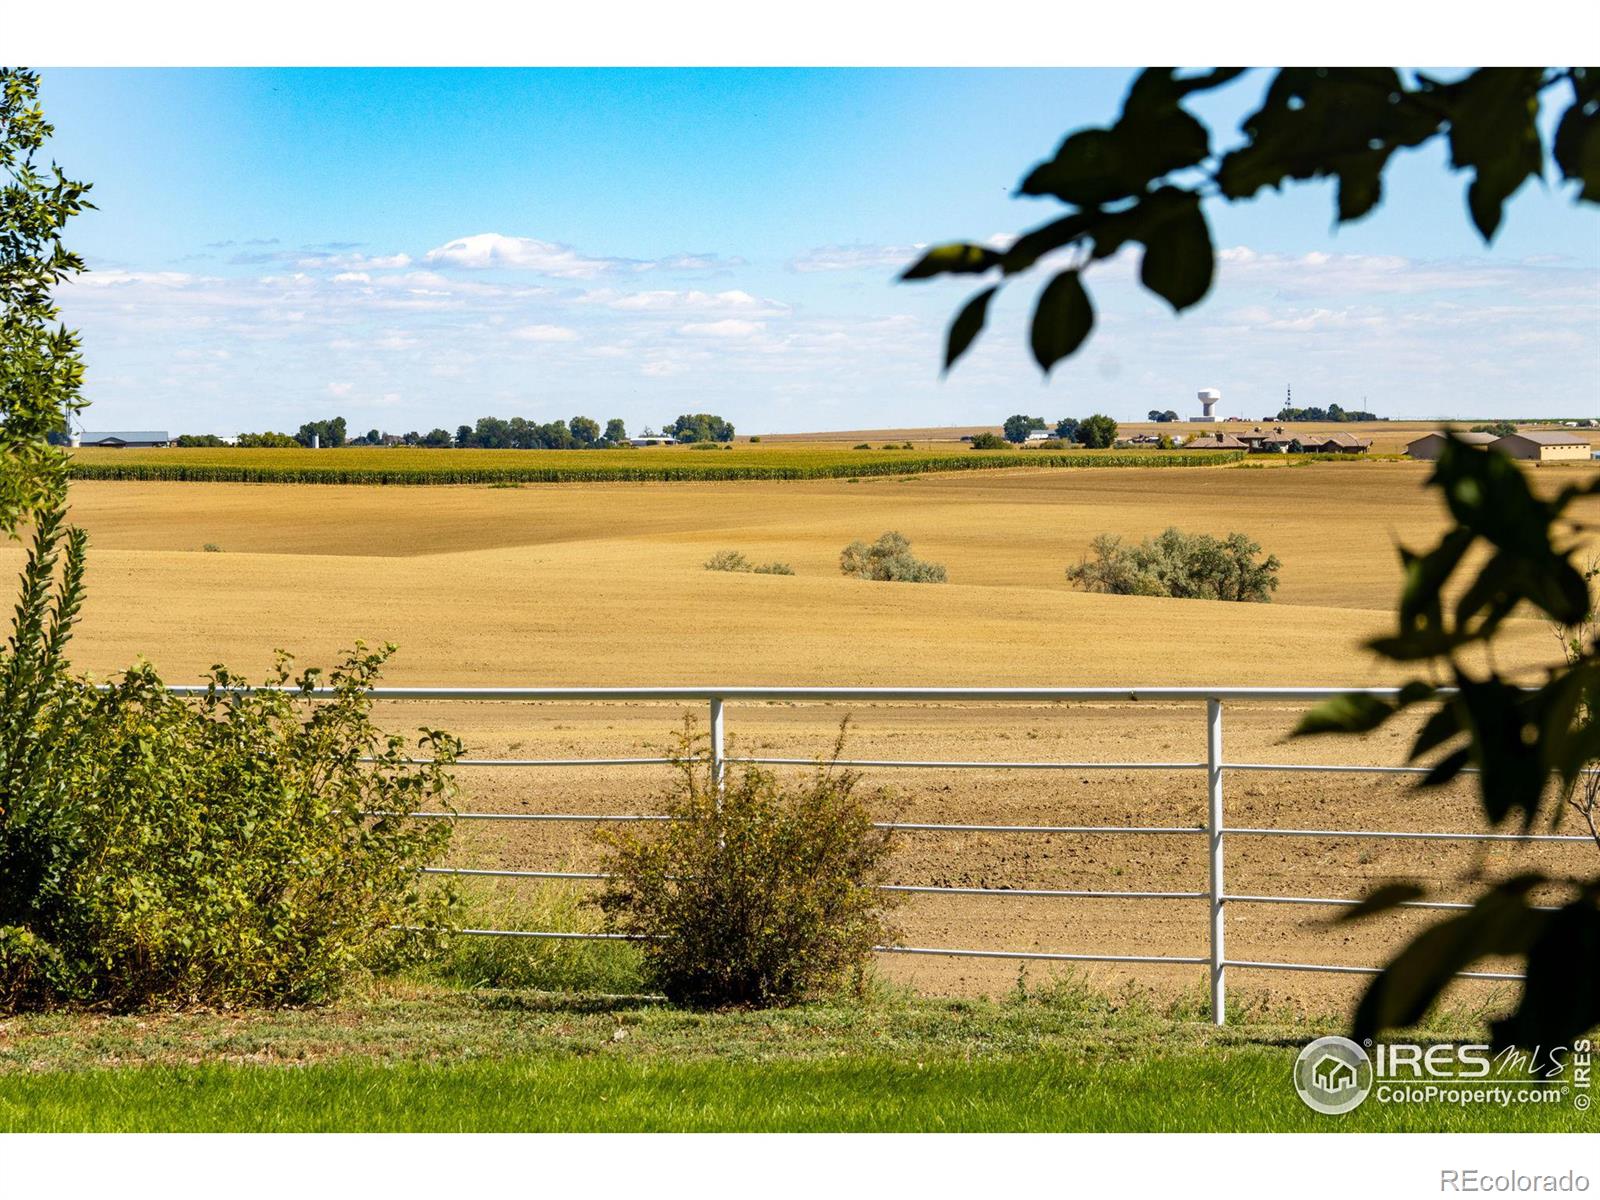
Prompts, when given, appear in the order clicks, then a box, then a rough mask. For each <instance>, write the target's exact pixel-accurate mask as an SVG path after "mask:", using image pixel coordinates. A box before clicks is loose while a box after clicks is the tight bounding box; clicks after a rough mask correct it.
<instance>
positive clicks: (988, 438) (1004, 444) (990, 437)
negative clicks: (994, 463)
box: [972, 433, 1011, 450]
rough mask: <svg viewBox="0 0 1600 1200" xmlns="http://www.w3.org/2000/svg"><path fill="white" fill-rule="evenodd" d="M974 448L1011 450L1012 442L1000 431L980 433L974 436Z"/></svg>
mask: <svg viewBox="0 0 1600 1200" xmlns="http://www.w3.org/2000/svg"><path fill="white" fill-rule="evenodd" d="M972 448H973V449H974V450H1009V449H1011V443H1010V442H1008V441H1006V439H1005V438H1003V437H1001V436H1000V435H999V434H998V433H978V434H974V435H973V437H972Z"/></svg>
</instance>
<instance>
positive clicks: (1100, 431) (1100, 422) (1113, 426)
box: [1077, 413, 1117, 450]
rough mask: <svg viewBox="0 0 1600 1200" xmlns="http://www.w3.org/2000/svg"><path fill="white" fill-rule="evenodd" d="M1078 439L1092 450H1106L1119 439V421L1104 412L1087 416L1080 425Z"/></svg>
mask: <svg viewBox="0 0 1600 1200" xmlns="http://www.w3.org/2000/svg"><path fill="white" fill-rule="evenodd" d="M1077 440H1078V441H1079V442H1080V443H1081V444H1082V445H1085V446H1087V447H1088V448H1089V449H1091V450H1104V449H1106V447H1108V446H1110V445H1112V444H1113V443H1114V442H1115V441H1116V440H1117V423H1116V422H1115V421H1113V420H1112V419H1111V418H1110V417H1108V416H1105V415H1104V414H1103V413H1095V414H1094V415H1093V416H1092V417H1085V418H1084V419H1083V420H1082V421H1081V422H1080V423H1079V425H1078V432H1077Z"/></svg>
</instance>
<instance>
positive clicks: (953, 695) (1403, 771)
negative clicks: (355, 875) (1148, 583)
mask: <svg viewBox="0 0 1600 1200" xmlns="http://www.w3.org/2000/svg"><path fill="white" fill-rule="evenodd" d="M168 691H170V692H171V693H173V694H175V695H179V696H190V697H198V696H206V695H210V694H214V693H216V694H226V693H251V692H256V691H290V692H293V693H294V694H295V695H297V696H300V697H304V698H306V699H310V700H321V699H329V698H332V697H333V696H335V695H336V694H337V693H336V692H335V690H334V689H332V688H311V689H305V690H302V689H294V688H230V689H214V688H212V687H210V686H206V685H200V686H174V687H170V688H168ZM1349 692H1358V693H1360V694H1363V695H1366V696H1371V697H1376V698H1381V699H1391V700H1392V699H1396V698H1398V697H1399V695H1400V689H1398V688H1318V687H1223V688H1211V687H1154V688H1138V687H1135V688H1103V687H1090V688H1070V687H1066V688H1051V687H1044V688H1006V687H954V688H949V687H947V688H919V687H625V688H581V687H580V688H537V687H536V688H523V687H500V688H450V687H387V688H375V689H372V690H371V692H370V693H369V694H370V696H371V697H372V698H373V699H375V700H382V701H396V702H401V701H465V702H526V703H550V702H569V703H624V704H631V703H676V704H682V703H701V704H706V705H708V706H709V715H710V723H709V728H710V743H711V744H710V750H709V754H708V756H707V757H708V759H709V763H710V766H711V770H712V778H713V779H714V780H716V782H717V786H718V787H720V786H721V781H722V780H723V778H724V773H725V771H726V768H727V767H728V766H730V765H751V766H772V767H810V766H817V765H819V763H826V762H827V760H818V759H811V758H792V757H778V756H734V755H729V754H727V753H726V752H725V750H724V738H723V732H724V719H725V710H726V706H727V705H728V704H729V703H731V702H744V703H749V704H786V705H792V704H857V705H861V704H866V705H874V704H907V703H909V704H947V703H963V704H1035V705H1038V704H1052V705H1053V704H1062V703H1078V704H1083V703H1090V704H1108V705H1114V704H1140V703H1154V704H1172V705H1177V704H1195V703H1199V704H1204V705H1205V708H1206V741H1207V744H1206V757H1205V759H1204V760H1202V761H1185V762H1142V761H1141V762H1119V761H1091V762H1075V761H1058V760H1043V761H1040V760H989V759H957V760H945V759H928V760H924V759H875V758H861V759H838V760H833V761H832V763H831V765H834V766H839V767H846V768H850V769H889V770H950V771H957V770H959V771H1154V772H1178V773H1181V772H1202V773H1204V775H1205V779H1206V792H1207V814H1206V822H1205V824H1202V825H1153V826H1140V825H1040V824H1034V825H1021V824H1005V823H948V822H935V821H880V822H875V823H874V827H875V828H877V829H883V830H893V831H898V832H906V833H943V834H960V835H966V834H1008V835H1011V834H1061V835H1083V836H1114V837H1140V836H1197V835H1198V836H1203V837H1205V838H1206V839H1207V843H1208V851H1207V859H1208V872H1209V878H1208V880H1207V886H1206V888H1205V889H1204V890H1194V891H1106V890H1098V889H1076V888H1023V887H1019V888H1000V887H977V886H975V887H956V886H943V885H934V884H916V883H888V884H881V885H877V886H879V887H880V888H881V889H882V890H883V891H886V892H894V893H902V894H911V895H932V896H940V895H943V896H961V897H984V898H991V899H1003V898H1014V899H1039V900H1108V901H1119V902H1120V901H1124V900H1175V901H1205V902H1207V904H1208V905H1209V937H1208V941H1209V946H1208V953H1207V954H1205V955H1199V956H1190V955H1153V954H1096V953H1088V952H1083V953H1079V952H1067V951H1046V950H1007V949H983V948H976V947H940V946H902V945H893V946H877V947H874V949H875V950H876V951H878V952H880V953H883V954H908V955H932V956H940V957H947V958H983V959H1003V960H1019V961H1043V962H1103V963H1129V964H1135V963H1137V964H1154V965H1177V966H1205V967H1208V968H1209V971H1210V981H1211V1009H1212V1019H1213V1020H1214V1021H1215V1022H1216V1023H1217V1024H1219V1025H1220V1024H1222V1023H1223V1021H1224V1016H1225V1008H1226V1005H1225V980H1226V976H1227V972H1228V971H1229V970H1260V971H1294V972H1313V973H1324V974H1331V975H1375V974H1377V973H1378V972H1379V971H1380V970H1381V968H1379V967H1374V966H1353V965H1341V964H1332V963H1299V962H1279V961H1262V960H1257V959H1249V958H1234V957H1230V956H1229V955H1228V954H1227V950H1226V938H1225V932H1226V930H1225V925H1226V913H1227V906H1228V905H1230V904H1264V905H1310V906H1327V907H1353V906H1355V905H1357V904H1359V903H1361V901H1359V900H1358V899H1355V898H1351V897H1323V896H1276V895H1256V894H1243V893H1233V892H1229V891H1228V890H1227V888H1226V885H1225V879H1224V865H1225V864H1224V858H1223V851H1224V848H1225V846H1226V842H1227V839H1229V838H1241V837H1293V838H1320V839H1347V838H1348V839H1371V840H1385V841H1419V842H1461V843H1508V844H1523V843H1527V844H1539V845H1553V844H1572V843H1579V842H1587V843H1592V842H1593V841H1594V839H1593V838H1591V837H1589V836H1587V835H1584V834H1555V833H1491V832H1469V831H1450V830H1372V829H1288V828H1278V827H1256V826H1231V825H1229V824H1227V822H1226V820H1225V819H1224V806H1223V800H1224V797H1223V780H1224V779H1225V777H1226V773H1227V772H1229V771H1255V772H1282V773H1305V774H1319V775H1341V774H1342V775H1369V776H1392V777H1405V776H1417V775H1423V774H1426V773H1427V771H1428V770H1429V768H1428V767H1426V766H1411V765H1404V766H1399V765H1394V766H1387V765H1368V764H1354V763H1270V762H1230V761H1228V760H1227V759H1226V757H1225V755H1224V754H1223V745H1222V711H1223V705H1224V704H1231V703H1257V702H1265V703H1271V704H1280V705H1287V706H1292V707H1303V706H1304V705H1306V704H1309V703H1314V702H1316V701H1320V700H1324V699H1327V698H1329V697H1331V696H1335V695H1341V694H1346V693H1349ZM1453 694H1454V689H1450V688H1441V689H1439V692H1438V695H1440V696H1449V695H1453ZM362 761H364V762H374V761H381V760H374V759H372V758H366V759H363V760H362ZM399 761H401V762H404V763H407V764H412V765H422V764H426V763H428V762H430V761H431V760H430V759H426V758H404V759H401V760H399ZM676 761H679V760H676V759H674V758H670V757H661V756H618V757H610V758H461V759H457V760H456V761H455V762H454V763H453V764H452V765H453V766H458V767H471V768H488V769H493V768H539V767H557V768H588V767H660V766H667V765H671V764H673V763H674V762H676ZM1462 773H1463V774H1476V773H1477V770H1476V768H1472V767H1468V768H1466V769H1465V770H1464V771H1463V772H1462ZM1584 774H1585V775H1587V776H1593V775H1596V774H1600V768H1591V769H1588V770H1586V771H1585V772H1584ZM368 815H370V816H399V815H402V814H400V813H370V814H368ZM404 815H406V816H409V817H417V818H428V819H440V820H450V821H511V822H516V821H545V822H552V821H553V822H574V823H591V824H603V823H628V822H655V821H669V820H673V819H675V818H672V817H670V816H667V815H665V814H659V813H565V812H562V813H545V812H472V811H468V812H452V811H447V810H446V811H418V812H412V813H406V814H404ZM423 871H424V873H426V874H430V875H441V876H458V877H479V878H495V879H508V880H539V881H547V882H552V883H571V884H587V883H594V882H603V881H605V880H606V879H608V878H610V876H609V875H608V874H606V873H604V872H589V871H539V870H524V869H513V868H489V867H427V868H424V869H423ZM1399 907H1401V908H1411V909H1426V910H1439V911H1459V910H1463V909H1468V908H1470V907H1472V906H1471V905H1470V904H1467V903H1464V902H1460V901H1446V900H1411V901H1406V902H1405V903H1403V904H1401V905H1399ZM1547 910H1548V909H1547ZM449 932H452V933H455V934H459V935H463V936H474V937H506V938H527V939H555V940H565V941H629V940H635V939H633V938H632V937H631V936H630V935H627V934H620V933H578V932H566V931H560V930H539V929H458V930H451V931H449ZM1456 978H1459V979H1476V980H1491V981H1517V980H1520V979H1522V978H1523V976H1522V975H1520V974H1515V973H1511V972H1503V971H1463V972H1459V973H1458V974H1457V975H1456Z"/></svg>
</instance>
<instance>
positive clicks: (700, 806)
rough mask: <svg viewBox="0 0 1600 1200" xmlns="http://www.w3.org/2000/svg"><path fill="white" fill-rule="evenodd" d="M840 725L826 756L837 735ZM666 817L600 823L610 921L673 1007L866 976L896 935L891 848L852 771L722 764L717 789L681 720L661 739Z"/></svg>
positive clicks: (769, 996)
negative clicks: (791, 774)
mask: <svg viewBox="0 0 1600 1200" xmlns="http://www.w3.org/2000/svg"><path fill="white" fill-rule="evenodd" d="M844 733H845V729H844V726H841V727H840V732H839V740H838V742H836V743H835V747H834V754H833V760H832V761H837V759H838V758H839V755H840V753H841V752H842V750H843V746H844ZM669 756H670V758H671V759H672V764H673V768H674V770H675V773H676V783H675V785H674V786H673V787H672V788H670V789H669V791H668V793H667V794H666V796H664V797H663V799H662V804H663V807H662V808H661V809H660V810H659V811H662V812H664V813H666V815H668V816H669V817H671V818H673V819H672V820H670V821H664V822H660V823H650V824H649V825H641V826H639V827H637V828H627V827H623V828H617V829H610V830H602V831H601V832H600V833H598V834H597V835H596V836H597V837H598V838H599V839H600V841H601V843H602V844H603V845H604V846H605V848H606V851H607V865H606V869H607V870H608V871H609V872H610V873H611V875H612V878H610V879H609V880H607V882H606V887H605V890H604V891H603V892H602V893H601V895H600V896H599V898H598V903H599V905H600V908H601V910H602V911H603V912H604V913H605V914H606V917H607V918H608V921H609V928H610V929H611V930H612V931H613V932H617V933H622V934H626V935H628V936H629V937H632V938H636V939H638V943H639V949H640V954H641V956H642V959H643V965H644V973H645V977H646V979H647V980H648V981H649V982H650V983H651V984H652V985H653V986H655V987H657V988H659V989H660V990H661V991H662V992H664V993H665V994H666V996H667V998H668V999H669V1000H671V1001H673V1002H674V1003H676V1004H684V1005H689V1006H693V1007H697V1008H721V1007H728V1006H738V1005H751V1006H757V1007H772V1006H780V1005H786V1004H792V1003H795V1002H797V1001H799V1000H803V999H805V998H807V997H808V996H812V995H816V994H819V993H823V992H827V991H830V990H833V989H837V988H838V987H840V986H841V985H842V984H844V983H846V982H847V981H849V980H850V979H851V978H852V977H853V978H854V981H855V983H856V984H857V986H858V987H860V986H862V985H863V984H864V980H865V973H866V967H867V963H868V961H869V960H870V957H871V955H872V952H873V947H874V946H876V945H879V944H881V943H883V942H885V941H888V940H892V938H893V933H892V931H891V930H890V929H889V927H888V925H887V923H886V916H887V910H888V905H889V903H890V898H891V897H892V896H893V893H889V892H884V891H882V890H880V887H879V885H880V884H882V883H883V882H885V879H886V876H885V873H884V872H885V863H886V861H887V859H888V855H889V852H890V849H891V838H890V834H889V832H888V831H887V830H883V829H879V828H876V827H875V826H874V824H873V813H872V810H871V802H872V801H874V800H882V799H883V798H884V793H882V792H879V793H877V794H875V795H874V796H872V797H863V796H861V795H859V794H858V785H859V782H860V777H859V776H858V775H857V774H855V773H854V772H851V771H846V770H840V769H838V768H836V767H834V766H833V765H832V762H831V761H830V762H819V763H818V764H817V766H816V768H815V770H814V771H813V772H812V774H811V777H810V778H809V779H808V780H806V781H804V782H802V783H797V784H785V783H783V782H780V780H779V779H778V778H777V776H775V775H774V774H773V773H771V772H770V771H766V770H763V769H761V768H760V767H758V766H755V765H754V764H744V765H742V766H734V765H730V766H729V767H728V768H727V778H726V781H725V785H724V787H723V788H722V789H721V790H720V792H719V789H718V788H717V786H716V782H715V780H714V779H713V777H712V766H711V763H710V760H709V757H708V756H707V754H706V745H705V738H704V737H703V736H697V735H696V732H695V725H694V722H693V721H692V719H691V720H688V721H685V723H684V727H683V730H682V732H681V734H680V735H679V736H678V738H677V740H676V742H675V743H674V745H673V746H672V747H671V748H670V751H669Z"/></svg>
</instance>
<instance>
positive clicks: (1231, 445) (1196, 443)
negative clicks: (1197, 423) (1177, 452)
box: [1183, 433, 1250, 450]
mask: <svg viewBox="0 0 1600 1200" xmlns="http://www.w3.org/2000/svg"><path fill="white" fill-rule="evenodd" d="M1183 448H1184V449H1185V450H1248V449H1249V448H1250V447H1249V445H1248V444H1246V443H1245V442H1243V441H1241V440H1240V439H1238V438H1236V437H1234V436H1233V434H1231V433H1206V434H1201V435H1200V436H1199V437H1192V438H1190V439H1189V440H1188V441H1187V442H1185V443H1184V444H1183Z"/></svg>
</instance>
